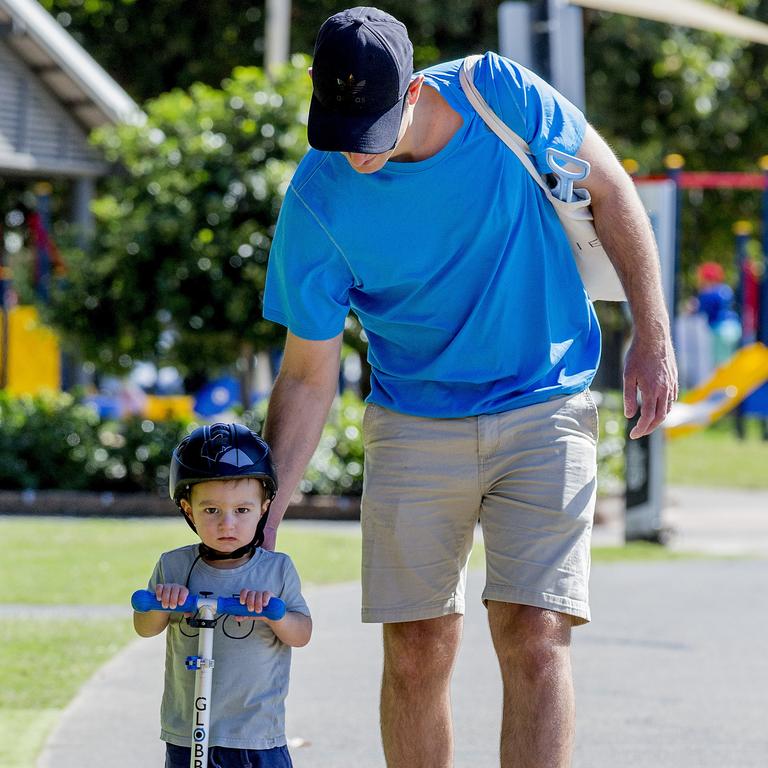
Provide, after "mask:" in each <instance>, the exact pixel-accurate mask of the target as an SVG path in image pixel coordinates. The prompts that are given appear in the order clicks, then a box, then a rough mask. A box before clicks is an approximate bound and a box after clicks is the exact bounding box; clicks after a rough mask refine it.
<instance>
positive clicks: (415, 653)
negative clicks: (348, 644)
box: [381, 614, 463, 768]
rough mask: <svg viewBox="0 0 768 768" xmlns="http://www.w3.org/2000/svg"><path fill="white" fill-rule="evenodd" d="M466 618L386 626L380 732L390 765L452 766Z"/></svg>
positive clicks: (404, 767)
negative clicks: (455, 676) (454, 694)
mask: <svg viewBox="0 0 768 768" xmlns="http://www.w3.org/2000/svg"><path fill="white" fill-rule="evenodd" d="M462 619H463V617H462V616H460V615H457V614H453V615H450V616H441V617H440V618H437V619H426V620H424V621H409V622H402V623H397V624H385V625H384V674H383V677H382V684H381V737H382V741H383V743H384V755H385V757H386V760H387V766H388V768H451V766H452V765H453V726H452V724H451V693H450V683H451V674H452V673H453V667H454V664H455V661H456V654H457V653H458V650H459V644H460V643H461V630H462Z"/></svg>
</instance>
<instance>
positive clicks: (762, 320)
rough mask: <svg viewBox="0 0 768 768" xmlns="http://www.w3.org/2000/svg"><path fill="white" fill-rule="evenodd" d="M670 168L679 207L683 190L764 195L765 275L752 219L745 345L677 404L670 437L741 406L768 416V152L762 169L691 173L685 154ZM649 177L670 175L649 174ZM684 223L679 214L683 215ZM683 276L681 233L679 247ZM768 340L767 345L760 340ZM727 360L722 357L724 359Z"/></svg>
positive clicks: (743, 293) (741, 271)
mask: <svg viewBox="0 0 768 768" xmlns="http://www.w3.org/2000/svg"><path fill="white" fill-rule="evenodd" d="M666 164H667V167H668V169H669V173H668V176H667V177H666V178H669V179H671V180H672V181H674V183H675V185H676V188H677V191H678V207H679V206H680V199H681V192H682V191H683V190H691V189H696V190H706V189H729V190H731V189H742V190H755V191H760V192H761V193H762V203H763V205H762V207H763V212H762V219H763V220H762V246H763V248H762V250H763V258H764V269H763V278H762V280H759V278H757V276H756V273H755V269H754V267H753V264H752V262H751V260H750V259H749V256H748V243H749V241H750V239H751V237H752V226H751V224H750V223H749V222H744V221H739V222H736V224H735V225H734V235H735V261H736V267H737V274H738V284H737V286H736V309H737V310H738V312H739V314H740V315H741V322H742V328H743V332H742V336H741V341H740V344H741V349H740V350H738V351H737V352H736V353H735V354H734V355H733V356H732V357H730V359H728V360H727V361H726V362H724V363H722V364H721V365H720V366H719V367H718V368H717V369H716V370H715V371H714V372H713V373H712V374H711V376H709V377H708V378H707V379H706V380H705V381H703V382H701V383H697V384H696V386H694V387H693V389H692V390H691V391H689V392H688V393H687V394H686V395H685V396H684V397H683V398H682V399H681V401H680V403H678V404H677V405H676V407H675V408H674V409H673V411H672V413H670V415H669V416H668V418H667V421H666V422H665V427H666V434H667V436H668V437H678V436H680V435H684V434H689V433H690V432H694V431H696V430H698V429H701V428H702V427H705V426H707V425H709V424H711V423H713V422H714V421H716V420H717V419H719V418H720V417H722V416H724V415H725V414H727V413H729V412H731V411H733V410H734V409H737V415H739V416H742V415H747V414H748V415H755V416H758V417H761V418H763V419H765V418H767V417H768V383H767V382H768V370H766V366H768V363H767V362H766V355H768V351H767V350H766V347H765V346H764V344H765V343H768V155H766V156H764V157H762V158H761V159H760V161H759V166H760V172H756V173H737V172H691V171H685V170H684V165H685V163H684V159H683V158H682V157H681V156H680V155H670V156H668V157H667V158H666ZM645 178H646V179H649V178H650V179H653V178H664V177H645ZM678 221H679V217H678ZM677 251H678V255H677V259H676V261H677V268H676V273H677V277H679V271H680V266H679V263H680V258H679V231H678V247H677ZM675 283H676V286H675V302H674V303H675V306H677V304H678V287H677V286H678V284H679V280H678V279H676V280H675ZM756 342H757V343H756ZM759 342H762V343H759ZM720 359H722V358H720Z"/></svg>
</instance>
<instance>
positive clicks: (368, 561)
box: [264, 8, 677, 768]
mask: <svg viewBox="0 0 768 768" xmlns="http://www.w3.org/2000/svg"><path fill="white" fill-rule="evenodd" d="M460 64H461V62H451V63H448V64H443V65H439V66H437V67H433V68H431V69H428V70H426V71H425V72H423V73H420V74H416V75H414V74H413V70H412V47H411V43H410V41H409V40H408V36H407V32H406V30H405V27H404V26H403V25H402V24H401V23H400V22H398V21H397V20H395V19H394V18H392V17H391V16H389V15H387V14H385V13H382V12H381V11H378V10H376V9H375V8H353V9H350V10H347V11H344V12H342V13H339V14H337V15H335V16H333V17H331V18H330V19H328V20H327V21H326V22H325V24H323V26H322V27H321V29H320V32H319V34H318V38H317V43H316V46H315V56H314V62H313V69H312V71H311V76H312V79H313V97H312V102H311V105H310V113H309V125H308V135H309V142H310V144H311V146H312V147H313V148H314V149H313V150H311V151H310V152H309V153H308V154H307V156H306V157H305V158H304V160H303V161H302V163H301V165H300V166H299V168H298V170H297V172H296V174H295V176H294V178H293V181H292V183H291V186H290V188H289V190H288V192H287V195H286V198H285V202H284V204H283V208H282V210H281V213H280V219H279V222H278V226H277V230H276V233H275V238H274V242H273V247H272V252H271V255H270V264H269V272H268V279H267V287H266V291H265V298H264V315H265V317H267V318H269V319H272V320H275V321H277V322H279V323H282V324H284V325H286V326H287V327H288V336H287V341H286V346H285V356H284V359H283V363H282V366H281V370H280V374H279V376H278V379H277V381H276V383H275V388H274V391H273V393H272V397H271V400H270V406H269V413H268V417H267V425H266V438H267V439H268V440H269V442H270V443H271V444H272V446H273V448H274V452H275V456H276V461H277V463H278V467H279V472H280V475H281V491H280V494H279V495H278V497H277V498H276V499H275V501H274V502H273V506H272V509H273V513H272V515H273V516H272V517H271V518H270V522H269V523H268V524H267V526H268V531H267V536H268V537H269V538H268V542H272V543H273V542H274V538H275V529H276V527H277V525H278V523H279V520H280V517H281V516H282V512H283V510H284V509H285V507H286V506H287V503H288V499H289V497H290V494H291V491H292V489H293V488H295V486H296V484H297V482H298V480H299V479H300V476H301V473H302V472H303V470H304V467H305V465H306V463H307V461H308V460H309V458H310V457H311V454H312V452H313V450H314V448H315V446H316V444H317V441H318V439H319V435H320V431H321V428H322V425H323V423H324V421H325V418H326V415H327V413H328V409H329V407H330V404H331V401H332V399H333V397H334V394H335V392H336V382H337V376H338V366H339V354H340V348H341V338H342V331H343V328H344V320H345V317H346V315H347V312H348V310H349V308H350V307H351V308H352V309H354V311H355V313H356V314H357V316H358V317H359V318H360V321H361V322H362V325H363V327H364V329H365V331H366V334H367V336H368V340H369V360H370V362H371V367H372V379H371V385H372V392H371V396H370V398H369V406H368V408H367V410H366V415H365V424H364V432H365V444H366V476H365V488H364V495H363V508H362V530H363V620H364V621H370V622H382V623H383V625H384V629H383V633H384V653H385V657H384V673H383V681H382V692H381V729H382V739H383V744H384V752H385V755H386V759H387V764H388V765H389V766H398V767H402V768H419V767H422V766H424V767H426V766H430V767H432V766H434V767H435V768H437V767H438V766H439V767H444V766H450V765H452V760H453V755H452V749H453V747H452V725H451V716H450V700H449V683H450V677H451V673H452V670H453V665H454V661H455V658H456V653H457V650H458V647H459V642H460V638H461V627H462V614H463V611H464V571H465V567H466V561H467V557H468V554H469V550H470V547H471V542H472V534H473V530H474V527H475V525H476V523H477V520H478V517H479V519H480V522H481V524H482V526H483V532H484V539H485V545H486V559H487V580H486V587H485V591H484V593H483V600H484V602H485V604H486V606H487V609H488V619H489V623H490V628H491V634H492V637H493V642H494V646H495V650H496V653H497V655H498V659H499V664H500V669H501V675H502V679H503V684H504V705H503V724H502V734H501V764H502V765H503V766H512V765H515V766H547V767H548V768H553V767H554V766H566V765H569V763H570V755H571V751H572V741H573V727H574V703H573V688H572V681H571V671H570V651H569V643H570V634H571V627H572V626H573V625H576V624H580V623H584V622H586V621H588V620H589V607H588V601H587V579H588V572H589V538H590V532H591V527H592V515H593V510H594V499H595V467H596V458H595V444H596V439H597V414H596V409H595V407H594V403H593V402H592V400H591V397H590V395H589V389H588V387H589V383H590V381H591V379H592V377H593V375H594V372H595V369H596V367H597V364H598V359H599V351H600V332H599V328H598V326H597V320H596V316H595V313H594V309H593V307H592V305H591V303H590V302H589V300H588V299H587V297H586V294H585V292H584V289H583V286H582V284H581V281H580V278H579V275H578V272H577V270H576V268H575V266H574V261H573V257H572V254H571V253H570V250H569V247H568V243H567V241H566V238H565V235H564V233H563V230H562V227H561V226H560V223H559V221H558V219H557V217H556V215H555V213H554V211H553V210H552V208H551V205H550V204H549V203H548V202H547V200H546V199H545V197H544V195H543V194H542V192H541V190H540V189H539V188H538V187H537V186H536V185H535V183H534V182H533V180H532V179H531V178H530V176H529V175H528V173H527V172H526V171H525V169H524V168H523V167H522V165H521V163H520V162H519V161H518V160H517V158H516V157H515V156H514V155H513V154H512V152H510V151H509V149H508V148H507V147H506V146H504V145H503V144H502V143H501V141H499V139H498V138H497V137H496V136H495V135H494V134H492V133H491V132H490V131H488V130H487V129H486V128H485V126H484V124H483V123H482V121H481V120H480V118H479V117H478V116H477V115H475V113H474V111H473V110H472V108H471V106H470V105H469V103H468V102H467V100H466V98H465V97H464V95H463V93H462V91H461V88H460V85H459V77H458V72H459V67H460ZM475 84H476V85H477V87H478V89H479V90H480V92H481V94H482V95H483V96H484V98H485V100H486V101H487V102H488V103H489V104H490V105H491V107H492V108H493V109H494V110H495V111H496V113H497V114H498V115H499V116H500V117H501V118H502V119H503V120H504V121H505V122H507V124H509V125H510V127H511V128H513V130H515V132H516V133H518V134H519V135H520V136H522V137H523V138H524V139H525V140H526V141H527V143H528V144H529V146H530V147H531V149H532V151H533V153H534V154H535V156H536V159H537V161H538V162H539V163H540V164H541V161H542V160H543V158H544V155H545V153H546V149H547V148H548V147H555V148H557V149H560V150H563V151H565V152H567V153H570V154H574V153H576V152H578V155H579V156H580V157H582V158H584V159H585V160H588V161H589V162H590V163H591V165H592V172H591V175H590V176H589V178H588V179H587V181H586V182H585V186H586V187H587V188H588V189H589V191H590V193H591V195H592V199H593V201H594V206H593V207H594V214H595V220H596V226H597V228H598V233H599V235H600V237H601V239H602V241H603V244H604V245H605V247H606V249H607V251H608V252H609V254H610V255H611V259H612V261H613V262H614V263H615V266H616V267H617V270H618V272H619V275H620V277H621V279H622V282H623V285H624V288H625V291H626V293H627V296H628V298H629V301H630V306H631V309H632V312H633V315H634V318H635V336H634V340H633V342H632V346H631V347H630V350H629V353H628V357H627V363H626V370H625V387H626V393H625V411H626V414H627V416H633V415H634V414H635V412H636V411H637V409H638V391H639V393H640V395H641V398H642V405H641V415H640V418H639V421H638V424H637V426H636V427H635V428H634V431H633V436H634V437H639V436H641V435H645V434H648V433H649V432H651V431H652V430H653V429H655V428H656V427H657V426H658V425H659V424H660V423H661V422H662V420H663V419H664V417H665V415H666V413H667V412H668V410H669V407H670V406H671V403H672V401H673V400H674V399H675V397H676V394H677V392H676V390H677V385H676V370H675V363H674V356H673V352H672V347H671V342H670V337H669V329H668V325H669V323H668V318H667V314H666V311H665V308H664V304H663V299H662V294H661V286H660V278H659V269H658V264H657V262H658V259H657V254H656V250H655V245H654V241H653V235H652V233H651V230H650V226H649V223H648V219H647V217H646V215H645V213H644V211H643V208H642V206H641V204H640V202H639V200H638V198H637V195H636V194H635V191H634V187H633V185H632V183H631V181H630V180H629V178H628V177H627V176H626V174H625V173H624V172H623V170H622V169H621V167H620V165H619V163H618V162H617V161H616V159H615V157H614V156H613V154H612V153H611V151H610V150H609V149H608V147H607V146H606V145H605V143H604V142H603V141H602V140H601V139H600V138H599V136H598V135H597V134H596V133H595V131H594V130H593V129H592V128H590V127H589V126H587V125H586V122H585V120H584V118H583V116H582V115H581V113H580V112H579V111H578V110H577V109H575V108H574V107H573V106H572V105H571V104H569V103H568V102H567V101H566V100H565V99H564V98H563V97H562V96H561V95H560V94H558V93H556V92H555V91H554V90H553V89H552V88H551V87H550V86H549V85H547V84H546V83H544V82H543V81H542V80H540V79H539V78H537V77H536V76H535V75H534V74H532V73H531V72H529V71H527V70H525V69H523V68H522V67H519V66H517V65H516V64H514V63H513V62H510V61H508V60H506V59H503V58H502V57H499V56H497V55H495V54H486V56H485V57H484V58H483V59H482V61H481V62H480V63H479V64H478V65H477V67H476V70H475ZM268 546H269V544H268Z"/></svg>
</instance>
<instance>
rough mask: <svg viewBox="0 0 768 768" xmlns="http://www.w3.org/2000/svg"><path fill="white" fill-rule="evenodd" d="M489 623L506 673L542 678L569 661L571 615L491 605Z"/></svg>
mask: <svg viewBox="0 0 768 768" xmlns="http://www.w3.org/2000/svg"><path fill="white" fill-rule="evenodd" d="M488 620H489V623H490V627H491V636H492V638H493V644H494V647H495V649H496V655H497V656H498V658H499V664H500V666H501V670H502V673H504V674H507V673H509V674H518V675H519V674H524V675H525V676H526V677H529V678H539V677H542V676H547V675H549V674H551V673H552V672H553V671H554V670H555V669H557V668H560V667H561V666H562V664H563V663H564V662H565V661H567V660H568V659H569V653H570V641H571V625H572V620H571V618H570V617H569V616H567V615H566V614H562V613H557V612H556V611H548V610H545V609H543V608H536V607H534V606H528V605H516V604H511V603H499V602H489V604H488Z"/></svg>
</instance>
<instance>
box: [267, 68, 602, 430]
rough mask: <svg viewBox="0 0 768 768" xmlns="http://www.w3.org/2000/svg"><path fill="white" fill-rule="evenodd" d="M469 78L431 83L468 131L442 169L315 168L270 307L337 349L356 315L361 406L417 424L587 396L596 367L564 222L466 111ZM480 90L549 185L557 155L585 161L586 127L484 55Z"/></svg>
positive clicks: (561, 102)
mask: <svg viewBox="0 0 768 768" xmlns="http://www.w3.org/2000/svg"><path fill="white" fill-rule="evenodd" d="M460 67H461V61H453V62H449V63H447V64H441V65H439V66H436V67H432V68H430V69H427V70H425V71H424V72H423V74H424V75H425V78H426V83H425V85H427V86H430V87H432V88H435V89H436V90H437V91H439V92H440V94H441V95H442V96H443V97H444V98H445V100H446V101H447V102H448V104H449V105H450V106H451V107H452V108H453V109H454V110H456V112H457V113H458V114H459V115H460V116H461V118H462V120H463V124H462V126H461V127H460V128H459V129H458V130H457V132H456V133H455V135H454V136H453V137H452V138H451V140H450V141H449V143H448V144H447V145H446V146H445V147H444V148H443V149H442V150H440V152H438V153H437V154H435V155H434V156H432V157H430V158H428V159H426V160H422V161H418V162H392V161H390V162H388V163H386V165H385V166H384V167H383V168H382V169H381V170H380V171H378V172H376V173H374V174H369V175H364V174H359V173H357V172H356V171H354V170H353V169H352V168H351V167H350V165H349V163H348V162H347V160H346V159H345V158H344V157H343V156H342V155H341V154H340V153H334V152H318V151H315V150H310V151H309V152H308V153H307V155H306V156H305V157H304V159H303V160H302V162H301V164H300V165H299V167H298V169H297V170H296V173H295V175H294V177H293V180H292V182H291V185H290V187H289V189H288V191H287V193H286V197H285V201H284V203H283V206H282V209H281V211H280V216H279V219H278V223H277V230H276V232H275V237H274V241H273V243H272V250H271V253H270V258H269V267H268V272H267V284H266V290H265V296H264V317H266V318H267V319H269V320H274V321H275V322H278V323H281V324H282V325H285V326H287V327H288V328H289V329H290V331H291V332H292V333H293V334H295V335H296V336H299V337H301V338H303V339H309V340H320V339H329V338H333V337H335V336H336V335H338V334H339V333H340V332H341V331H342V330H343V329H344V321H345V318H346V316H347V313H348V311H349V309H350V308H351V309H352V310H353V311H354V312H355V314H356V315H357V316H358V318H359V319H360V322H361V323H362V326H363V328H364V329H365V332H366V335H367V336H368V343H369V349H368V360H369V362H370V364H371V369H372V374H371V394H370V396H369V398H368V400H369V401H371V402H374V403H377V404H379V405H381V406H384V407H385V408H391V409H393V410H395V411H399V412H402V413H408V414H414V415H417V416H428V417H447V418H450V417H464V416H474V415H478V414H483V413H496V412H500V411H505V410H510V409H513V408H519V407H522V406H525V405H529V404H532V403H537V402H542V401H544V400H548V399H550V398H552V397H557V396H561V395H566V394H570V393H575V392H579V391H581V390H582V389H584V388H586V387H587V386H588V385H589V383H590V381H591V380H592V378H593V376H594V373H595V370H596V368H597V365H598V361H599V357H600V329H599V327H598V324H597V318H596V316H595V313H594V309H593V307H592V304H591V303H590V301H589V299H588V297H587V295H586V293H585V291H584V287H583V285H582V283H581V279H580V277H579V274H578V271H577V269H576V266H575V264H574V260H573V256H572V254H571V252H570V248H569V245H568V241H567V239H566V236H565V233H564V231H563V229H562V227H561V225H560V223H559V220H558V218H557V215H556V214H555V212H554V210H553V208H552V206H551V204H550V203H549V202H548V201H547V199H546V197H545V196H544V194H543V192H542V190H541V189H540V188H539V187H538V186H537V185H536V183H535V182H534V181H533V179H531V178H530V176H529V175H528V173H527V171H526V170H525V169H524V168H523V166H522V164H521V163H520V161H519V160H518V159H517V157H516V156H515V155H514V154H513V153H512V152H511V151H510V149H509V148H508V147H506V146H505V145H504V144H503V143H502V142H501V141H500V140H499V138H498V137H497V136H496V135H495V134H493V133H491V131H490V130H489V129H488V128H487V127H486V126H485V124H484V123H483V121H482V119H481V118H480V116H479V115H477V114H476V113H475V111H474V109H473V108H472V106H471V105H470V103H469V102H468V101H467V99H466V97H465V96H464V93H463V91H462V89H461V85H460V84H459V69H460ZM474 79H475V83H476V85H477V87H478V90H479V91H480V93H481V94H482V95H483V96H484V98H485V99H486V101H487V102H488V103H489V105H490V106H491V107H492V108H493V110H494V111H495V112H496V113H497V114H498V115H499V116H500V117H501V118H502V119H503V120H504V121H505V122H506V123H507V124H508V125H509V126H510V127H511V128H512V129H513V130H514V131H515V132H516V133H517V134H518V135H519V136H521V137H523V138H524V139H525V140H526V141H527V142H528V144H529V146H530V147H531V151H532V152H533V153H534V154H535V156H536V162H537V163H538V164H539V166H540V167H541V168H542V170H544V169H546V165H545V160H544V157H545V153H546V149H547V148H548V147H555V148H557V149H560V150H563V151H565V152H568V153H571V154H574V153H575V152H576V151H577V150H578V148H579V146H580V145H581V141H582V139H583V136H584V130H585V125H586V123H585V120H584V117H583V115H582V114H581V112H579V111H578V110H577V109H576V108H575V107H574V106H573V105H572V104H570V103H569V102H568V101H567V100H566V99H565V98H564V97H563V96H561V95H560V94H559V93H557V92H556V91H555V90H553V89H552V88H551V87H550V86H549V85H548V84H547V83H545V82H544V81H543V80H541V79H540V78H538V77H537V76H536V75H535V74H533V73H532V72H530V71H529V70H527V69H524V68H523V67H521V66H519V65H518V64H515V63H514V62H512V61H509V60H508V59H505V58H503V57H501V56H498V55H497V54H494V53H488V54H486V55H485V57H484V58H483V59H482V60H481V61H480V62H479V63H478V64H477V65H476V67H475V77H474Z"/></svg>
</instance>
